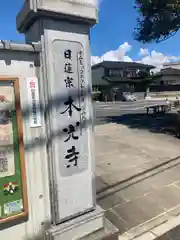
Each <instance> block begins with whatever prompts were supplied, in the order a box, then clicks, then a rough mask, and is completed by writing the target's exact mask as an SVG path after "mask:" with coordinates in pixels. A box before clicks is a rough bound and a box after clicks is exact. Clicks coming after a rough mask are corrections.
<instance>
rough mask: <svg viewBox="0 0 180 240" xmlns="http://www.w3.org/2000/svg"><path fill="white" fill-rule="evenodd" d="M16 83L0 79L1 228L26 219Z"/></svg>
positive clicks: (20, 121)
mask: <svg viewBox="0 0 180 240" xmlns="http://www.w3.org/2000/svg"><path fill="white" fill-rule="evenodd" d="M22 139H23V136H22V115H21V109H20V96H19V86H18V79H4V78H3V79H0V188H1V189H0V227H1V224H3V223H6V222H9V221H12V220H16V219H18V218H21V217H25V216H27V211H28V210H27V192H26V178H25V166H24V148H23V142H22Z"/></svg>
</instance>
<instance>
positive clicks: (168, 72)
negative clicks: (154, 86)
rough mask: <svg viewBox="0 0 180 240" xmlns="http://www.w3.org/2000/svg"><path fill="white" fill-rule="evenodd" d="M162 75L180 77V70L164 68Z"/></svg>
mask: <svg viewBox="0 0 180 240" xmlns="http://www.w3.org/2000/svg"><path fill="white" fill-rule="evenodd" d="M161 73H162V74H163V75H180V69H177V68H171V67H169V68H164V69H161Z"/></svg>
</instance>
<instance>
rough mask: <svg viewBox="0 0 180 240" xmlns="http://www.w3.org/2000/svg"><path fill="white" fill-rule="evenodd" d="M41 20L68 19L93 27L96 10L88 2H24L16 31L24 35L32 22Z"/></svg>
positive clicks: (51, 0) (46, 0) (78, 0)
mask: <svg viewBox="0 0 180 240" xmlns="http://www.w3.org/2000/svg"><path fill="white" fill-rule="evenodd" d="M92 1H93V0H92ZM94 1H95V0H94ZM42 18H51V19H65V20H67V19H68V20H70V21H81V22H84V23H87V24H89V25H94V24H96V23H97V19H98V10H97V6H96V4H95V2H94V4H92V3H90V0H25V2H24V5H23V7H22V9H21V11H20V12H19V14H18V15H17V18H16V25H17V30H18V31H19V32H20V33H24V32H26V31H27V30H28V28H29V27H30V26H31V25H32V24H33V22H34V21H36V20H37V19H42Z"/></svg>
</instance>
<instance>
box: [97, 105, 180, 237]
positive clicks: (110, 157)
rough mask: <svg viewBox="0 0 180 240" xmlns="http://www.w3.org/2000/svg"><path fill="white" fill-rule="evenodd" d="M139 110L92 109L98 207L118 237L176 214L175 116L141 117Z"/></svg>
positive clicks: (179, 156) (179, 204)
mask: <svg viewBox="0 0 180 240" xmlns="http://www.w3.org/2000/svg"><path fill="white" fill-rule="evenodd" d="M143 104H144V103H140V102H139V103H135V105H133V106H132V105H131V104H130V105H129V104H128V107H127V106H125V107H122V106H123V103H121V104H117V103H116V104H112V106H110V105H111V104H110V103H109V104H107V105H108V106H107V108H108V107H109V109H106V110H105V109H104V110H101V109H103V108H104V106H102V105H103V104H102V105H101V104H99V106H97V105H96V108H95V109H96V110H95V111H96V117H97V119H96V124H97V126H96V127H95V135H96V138H95V146H96V162H97V165H96V175H97V178H96V183H97V184H96V185H97V198H98V203H99V204H100V205H101V206H102V207H103V208H104V209H105V210H107V216H108V217H109V219H110V220H111V221H112V222H113V223H114V224H115V225H116V226H117V227H118V228H119V230H120V232H121V234H124V233H125V232H128V234H130V235H131V236H136V235H140V234H142V233H143V232H145V231H148V230H150V229H152V228H153V227H154V226H157V225H159V224H161V223H163V222H166V221H167V220H169V219H171V218H172V217H173V216H176V215H179V214H180V147H179V146H180V140H179V139H176V138H175V137H174V135H173V125H174V122H173V121H174V116H173V114H168V115H166V116H159V117H158V118H157V119H155V118H154V117H152V116H146V115H144V113H143V108H140V107H141V106H140V105H142V106H143ZM124 105H125V104H124ZM119 107H120V109H119ZM127 109H128V110H127ZM129 109H131V110H129ZM132 109H133V110H132ZM101 123H103V124H101ZM169 126H170V127H169ZM176 232H177V231H176ZM174 234H175V233H174ZM174 236H175V235H174ZM176 236H177V234H176ZM165 237H166V238H165ZM166 239H168V238H167V235H166V236H164V239H161V240H166ZM169 239H173V240H175V239H180V238H169Z"/></svg>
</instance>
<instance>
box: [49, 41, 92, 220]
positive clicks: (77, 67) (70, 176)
mask: <svg viewBox="0 0 180 240" xmlns="http://www.w3.org/2000/svg"><path fill="white" fill-rule="evenodd" d="M51 52H52V54H53V63H54V65H53V73H54V80H53V81H50V82H51V96H52V98H53V97H54V98H56V97H60V98H61V97H62V96H63V100H61V102H60V103H59V105H58V106H56V107H54V108H53V109H52V113H51V114H52V115H51V119H50V120H51V127H52V129H51V131H52V132H53V133H55V135H56V133H57V132H59V131H60V130H62V134H61V135H59V136H57V137H56V139H55V140H53V143H52V151H53V155H54V159H53V166H54V169H53V172H54V173H53V176H54V183H55V184H54V191H55V192H56V193H55V195H56V199H55V200H54V203H55V210H54V215H55V222H56V223H59V222H62V221H64V220H65V219H69V218H72V217H74V216H77V215H80V214H82V213H84V212H86V211H89V210H90V209H93V208H94V203H95V201H94V197H95V196H93V194H92V193H93V172H92V171H93V169H92V167H93V162H92V154H93V153H92V149H91V146H92V145H91V140H92V139H91V137H92V136H91V133H92V126H91V124H90V122H89V120H90V118H91V102H90V98H91V96H90V95H89V96H87V89H88V84H89V83H88V81H89V80H88V78H89V73H88V72H87V68H86V65H85V53H84V48H83V46H82V45H81V43H79V42H75V41H74V42H72V41H62V40H56V41H54V42H53V43H52V51H51Z"/></svg>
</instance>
